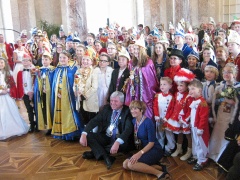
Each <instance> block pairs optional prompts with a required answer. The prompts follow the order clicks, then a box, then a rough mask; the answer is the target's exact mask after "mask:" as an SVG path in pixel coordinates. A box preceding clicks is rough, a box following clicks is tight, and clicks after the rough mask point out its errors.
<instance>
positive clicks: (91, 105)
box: [72, 49, 99, 125]
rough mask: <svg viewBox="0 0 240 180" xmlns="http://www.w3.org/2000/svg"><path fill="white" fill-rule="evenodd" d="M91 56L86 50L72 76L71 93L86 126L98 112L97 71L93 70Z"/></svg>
mask: <svg viewBox="0 0 240 180" xmlns="http://www.w3.org/2000/svg"><path fill="white" fill-rule="evenodd" d="M93 61H94V60H93V56H92V54H91V51H89V50H88V49H87V50H86V51H85V54H84V55H83V57H82V65H81V68H80V69H78V70H77V72H76V73H75V76H74V84H73V86H72V87H73V91H74V93H75V97H76V109H77V110H80V116H81V119H82V121H83V123H84V125H86V124H87V123H88V122H89V121H90V120H91V119H92V118H94V116H95V115H96V114H97V112H98V111H99V104H98V94H97V93H98V73H97V72H98V71H97V70H95V69H93V67H92V64H93Z"/></svg>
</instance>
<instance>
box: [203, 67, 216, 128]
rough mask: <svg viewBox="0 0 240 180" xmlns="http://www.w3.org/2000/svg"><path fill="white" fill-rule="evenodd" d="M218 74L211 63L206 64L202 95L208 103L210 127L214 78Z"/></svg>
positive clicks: (214, 85)
mask: <svg viewBox="0 0 240 180" xmlns="http://www.w3.org/2000/svg"><path fill="white" fill-rule="evenodd" d="M218 75H219V72H218V69H217V68H216V67H215V66H212V65H207V66H206V67H205V69H204V76H205V79H206V82H203V92H202V93H203V97H204V99H205V100H206V101H207V103H208V107H209V118H208V119H209V124H210V128H211V127H212V123H213V115H212V110H211V107H212V99H213V94H214V91H215V87H216V81H215V80H216V79H217V77H218Z"/></svg>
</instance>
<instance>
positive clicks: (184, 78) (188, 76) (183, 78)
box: [174, 68, 195, 82]
mask: <svg viewBox="0 0 240 180" xmlns="http://www.w3.org/2000/svg"><path fill="white" fill-rule="evenodd" d="M194 78H195V74H193V72H192V71H190V70H188V69H185V68H181V69H180V70H179V71H178V72H177V73H176V75H175V76H174V81H175V82H191V81H192V80H193V79H194Z"/></svg>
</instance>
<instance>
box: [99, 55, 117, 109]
mask: <svg viewBox="0 0 240 180" xmlns="http://www.w3.org/2000/svg"><path fill="white" fill-rule="evenodd" d="M109 62H110V57H109V56H108V55H107V54H106V53H102V54H101V55H100V57H99V64H98V65H99V67H96V68H95V72H96V74H97V75H98V104H99V109H100V110H101V109H102V108H103V106H104V105H106V104H107V99H108V97H109V96H110V95H109V94H108V93H109V85H110V82H111V77H112V72H113V68H112V67H110V66H109Z"/></svg>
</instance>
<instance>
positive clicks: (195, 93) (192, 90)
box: [188, 85, 202, 98]
mask: <svg viewBox="0 0 240 180" xmlns="http://www.w3.org/2000/svg"><path fill="white" fill-rule="evenodd" d="M188 89H189V93H188V94H189V96H191V97H193V98H198V97H200V96H201V95H202V89H200V88H197V87H195V86H191V85H190V86H188Z"/></svg>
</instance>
